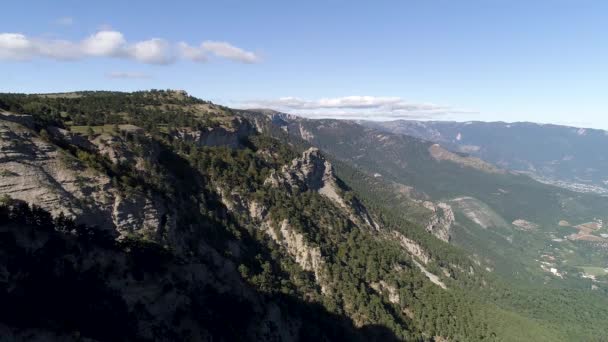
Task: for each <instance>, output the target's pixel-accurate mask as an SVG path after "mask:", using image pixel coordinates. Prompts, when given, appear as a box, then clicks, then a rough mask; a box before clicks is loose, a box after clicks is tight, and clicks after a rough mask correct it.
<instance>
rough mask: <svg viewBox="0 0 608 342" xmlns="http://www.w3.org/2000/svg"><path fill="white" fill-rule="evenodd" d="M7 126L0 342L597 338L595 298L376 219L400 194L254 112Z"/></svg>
mask: <svg viewBox="0 0 608 342" xmlns="http://www.w3.org/2000/svg"><path fill="white" fill-rule="evenodd" d="M0 111H1V113H0V175H1V178H0V179H1V184H0V195H1V196H2V203H0V258H1V259H2V262H1V263H0V275H1V276H0V298H2V303H3V305H2V308H1V309H0V333H1V334H2V336H8V337H9V338H13V339H25V340H27V339H28V338H32V339H36V338H37V339H38V340H74V341H77V340H82V339H85V338H86V339H92V340H99V341H120V340H125V341H127V340H128V341H131V340H141V341H152V340H154V341H176V340H194V341H197V340H200V341H202V340H209V339H213V340H313V339H314V340H343V339H348V340H420V341H432V340H435V341H442V340H443V341H445V340H449V341H477V340H484V341H485V340H490V341H492V340H506V341H521V340H537V341H542V340H545V341H558V340H564V341H565V340H572V338H573V337H583V338H584V339H587V340H598V341H599V340H602V339H605V338H606V337H607V336H606V331H605V329H604V327H603V325H602V324H601V322H603V321H605V320H606V319H607V318H608V305H606V303H607V302H608V301H606V299H605V297H604V296H603V295H601V294H599V293H596V294H595V295H594V294H590V293H587V292H585V291H583V290H572V292H569V293H568V294H567V295H564V292H553V290H551V289H549V290H547V292H546V296H541V295H539V294H538V293H537V292H530V293H528V292H523V291H520V290H519V289H513V288H511V287H510V285H508V284H506V283H505V282H503V281H502V280H501V279H500V278H499V277H497V276H496V275H495V274H493V273H492V272H489V271H487V270H486V269H485V267H486V265H485V264H481V263H477V262H475V259H474V258H473V259H472V258H471V257H470V255H469V254H468V253H467V252H466V251H464V250H461V249H459V248H457V247H454V246H452V245H450V244H448V243H447V242H446V240H448V236H447V235H446V232H445V229H443V228H437V227H449V225H450V224H451V223H450V220H453V218H451V217H450V214H449V211H448V209H447V208H448V207H447V206H444V205H442V204H440V202H437V201H430V199H431V198H427V199H424V200H422V199H419V198H417V197H416V196H411V195H410V194H409V193H408V194H407V196H403V197H402V201H400V202H395V203H394V205H395V206H390V205H386V203H383V202H382V201H377V199H378V198H380V197H381V196H384V197H383V198H393V197H391V196H393V195H394V194H398V193H395V192H387V191H376V190H375V189H376V186H375V185H374V183H372V182H373V180H374V179H376V178H375V177H373V176H372V178H371V179H368V180H365V179H366V178H365V177H368V176H367V175H366V174H365V173H361V171H360V170H359V169H357V168H356V167H353V165H351V164H349V163H347V162H346V161H347V160H345V159H343V158H340V159H335V160H332V158H328V155H326V153H325V150H324V148H325V147H326V146H318V147H320V149H319V148H315V147H312V146H311V144H310V143H309V142H307V141H304V140H302V139H300V138H297V139H295V137H294V136H289V135H287V134H285V132H284V131H283V130H282V128H280V127H278V126H276V125H275V124H274V123H273V119H274V118H272V117H269V116H267V115H265V114H259V113H253V112H240V111H233V110H231V109H229V108H226V107H222V106H217V105H214V104H212V103H209V102H205V101H202V100H199V99H196V98H193V97H190V96H188V95H187V94H186V93H184V92H176V91H150V92H136V93H117V92H82V93H70V94H52V95H19V94H2V95H0ZM332 153H333V152H332ZM356 165H357V166H359V165H358V164H356ZM368 181H369V183H368ZM376 181H382V182H383V183H382V187H386V189H392V188H391V186H392V183H389V182H385V181H384V179H376ZM400 189H401V188H400ZM425 191H426V190H425ZM400 193H402V192H400ZM387 196H389V197H387ZM420 196H424V195H420ZM399 204H403V205H404V206H406V207H407V208H408V210H405V211H399V210H398V209H399V206H398V205H399ZM397 212H399V214H398V213H397ZM531 296H532V297H531ZM530 298H533V300H532V303H530ZM535 310H536V311H535ZM514 327H517V328H514Z"/></svg>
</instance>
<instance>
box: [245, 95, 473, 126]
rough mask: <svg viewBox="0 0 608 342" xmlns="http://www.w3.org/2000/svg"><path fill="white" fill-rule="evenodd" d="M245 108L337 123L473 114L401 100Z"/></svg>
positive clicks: (251, 104)
mask: <svg viewBox="0 0 608 342" xmlns="http://www.w3.org/2000/svg"><path fill="white" fill-rule="evenodd" d="M240 107H242V108H271V109H275V110H278V111H283V112H288V113H293V114H297V115H301V116H305V117H310V118H336V119H365V120H388V119H407V118H410V119H414V118H416V119H430V118H434V117H437V116H443V115H449V114H456V113H471V111H465V110H462V109H457V108H452V107H448V106H439V105H435V104H430V103H413V102H408V101H405V100H403V99H402V98H400V97H377V96H345V97H335V98H322V99H318V100H305V99H301V98H297V97H282V98H278V99H273V100H256V101H248V102H245V103H243V104H242V105H241V106H240Z"/></svg>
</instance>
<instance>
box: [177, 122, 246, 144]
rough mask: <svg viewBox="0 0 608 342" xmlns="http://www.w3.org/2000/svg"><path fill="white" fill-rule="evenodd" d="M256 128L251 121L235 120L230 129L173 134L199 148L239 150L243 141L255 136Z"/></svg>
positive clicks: (219, 128) (179, 131) (184, 129)
mask: <svg viewBox="0 0 608 342" xmlns="http://www.w3.org/2000/svg"><path fill="white" fill-rule="evenodd" d="M255 131H256V128H255V127H254V126H253V125H252V124H251V123H249V121H246V120H241V119H238V118H237V119H234V120H233V121H232V122H231V123H230V126H229V127H215V128H209V129H202V130H192V129H187V128H179V129H177V130H175V131H174V132H173V133H172V134H173V136H174V137H176V138H178V139H183V140H185V141H189V142H195V143H196V144H197V145H199V146H208V147H214V146H227V147H230V148H238V147H241V146H242V144H243V140H244V139H245V138H246V137H248V136H249V135H251V134H253V133H254V132H255Z"/></svg>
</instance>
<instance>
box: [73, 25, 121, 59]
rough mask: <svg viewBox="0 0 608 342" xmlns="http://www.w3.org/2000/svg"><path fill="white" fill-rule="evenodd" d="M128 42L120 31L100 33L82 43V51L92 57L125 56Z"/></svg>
mask: <svg viewBox="0 0 608 342" xmlns="http://www.w3.org/2000/svg"><path fill="white" fill-rule="evenodd" d="M126 45H127V41H126V40H125V37H124V36H123V35H122V33H120V32H118V31H99V32H97V33H95V34H94V35H92V36H90V37H89V38H87V39H85V40H84V41H83V42H82V51H83V52H84V53H85V54H87V55H90V56H101V57H116V56H120V55H122V54H124V51H125V47H126Z"/></svg>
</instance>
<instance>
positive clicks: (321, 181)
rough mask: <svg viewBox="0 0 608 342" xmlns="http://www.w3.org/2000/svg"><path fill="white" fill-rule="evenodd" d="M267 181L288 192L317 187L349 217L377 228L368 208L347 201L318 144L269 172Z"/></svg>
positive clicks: (356, 201)
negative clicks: (280, 167)
mask: <svg viewBox="0 0 608 342" xmlns="http://www.w3.org/2000/svg"><path fill="white" fill-rule="evenodd" d="M265 184H266V185H270V186H273V187H284V188H285V189H287V190H288V191H290V192H291V193H298V192H302V191H307V190H311V191H316V192H318V193H319V194H321V195H323V196H325V197H327V198H328V199H330V200H331V201H332V202H334V203H335V204H336V205H337V206H338V207H339V208H342V209H343V210H345V211H346V212H348V214H349V216H350V217H351V219H352V220H353V221H355V222H361V223H364V224H365V225H367V226H369V227H371V228H373V229H376V230H377V229H379V226H378V224H377V223H376V222H375V221H374V220H373V219H372V217H371V216H370V215H369V213H368V212H367V209H365V207H364V206H363V205H361V203H359V201H358V200H357V199H353V200H350V201H346V200H345V199H344V196H343V193H344V192H345V190H344V189H343V188H342V187H341V185H340V184H339V182H338V179H337V177H336V175H335V172H334V167H333V165H332V164H331V162H330V161H328V160H327V159H325V157H323V155H322V154H321V152H320V151H319V149H318V148H315V147H311V148H309V149H308V150H306V151H304V152H303V153H302V157H300V158H295V159H294V160H292V161H291V164H288V165H285V166H283V168H282V169H281V171H280V172H272V173H271V174H270V176H269V177H268V179H266V181H265Z"/></svg>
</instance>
